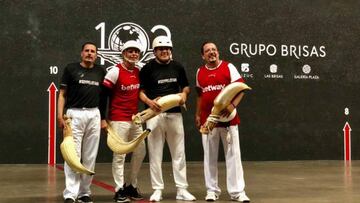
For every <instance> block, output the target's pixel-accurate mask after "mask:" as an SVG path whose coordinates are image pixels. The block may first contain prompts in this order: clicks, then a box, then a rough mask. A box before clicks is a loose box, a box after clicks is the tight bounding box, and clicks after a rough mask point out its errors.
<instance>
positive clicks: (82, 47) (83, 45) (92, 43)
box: [81, 41, 97, 51]
mask: <svg viewBox="0 0 360 203" xmlns="http://www.w3.org/2000/svg"><path fill="white" fill-rule="evenodd" d="M88 44H91V45H94V46H95V48H96V51H97V46H96V44H95V43H94V42H90V41H88V42H85V43H84V44H82V46H81V51H82V50H84V47H85V46H86V45H88Z"/></svg>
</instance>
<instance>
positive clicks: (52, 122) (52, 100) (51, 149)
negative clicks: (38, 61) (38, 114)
mask: <svg viewBox="0 0 360 203" xmlns="http://www.w3.org/2000/svg"><path fill="white" fill-rule="evenodd" d="M47 91H48V92H49V132H48V164H49V165H52V166H53V165H55V164H56V92H57V91H58V89H57V88H56V86H55V84H54V83H53V82H52V83H51V84H50V86H49V88H48V89H47Z"/></svg>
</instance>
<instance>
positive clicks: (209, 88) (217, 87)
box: [203, 84, 226, 93]
mask: <svg viewBox="0 0 360 203" xmlns="http://www.w3.org/2000/svg"><path fill="white" fill-rule="evenodd" d="M225 86H226V85H224V84H222V85H208V86H206V87H204V88H203V93H204V92H210V91H219V90H222V89H224V88H225Z"/></svg>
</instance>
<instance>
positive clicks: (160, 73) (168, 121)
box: [140, 36, 196, 201]
mask: <svg viewBox="0 0 360 203" xmlns="http://www.w3.org/2000/svg"><path fill="white" fill-rule="evenodd" d="M153 49H154V54H155V57H156V58H155V59H153V60H151V61H150V62H149V63H148V64H146V65H145V66H144V67H143V68H142V69H141V71H140V99H141V100H142V101H143V102H144V103H145V104H146V105H147V106H149V107H150V108H151V109H153V110H154V111H156V112H159V111H160V106H159V104H158V103H156V100H157V98H159V97H162V96H166V95H168V94H179V95H180V96H181V98H182V101H181V104H184V103H185V101H186V99H187V95H188V94H189V92H190V88H189V82H188V80H187V77H186V74H185V69H184V67H183V66H182V65H181V64H180V63H178V62H176V61H174V60H172V55H171V50H172V42H171V40H170V38H168V37H167V36H158V37H156V38H155V39H154V41H153ZM146 126H147V128H149V129H151V130H152V131H151V134H150V135H149V136H148V139H147V141H148V142H147V143H148V149H149V162H150V175H151V185H152V188H153V189H154V193H153V194H152V195H151V197H150V201H160V200H161V199H162V190H163V189H164V181H163V177H162V169H161V163H162V157H163V148H164V143H165V140H166V141H167V143H168V146H169V149H170V152H171V157H172V166H173V174H174V180H175V184H176V187H177V195H176V199H178V200H186V201H194V200H196V198H195V197H194V196H193V195H192V194H190V193H189V192H188V191H187V187H188V182H187V179H186V160H185V143H184V126H183V120H182V115H181V109H180V107H175V108H172V109H170V110H168V111H166V112H164V113H161V114H159V115H157V116H155V117H154V118H152V119H150V120H148V121H147V122H146Z"/></svg>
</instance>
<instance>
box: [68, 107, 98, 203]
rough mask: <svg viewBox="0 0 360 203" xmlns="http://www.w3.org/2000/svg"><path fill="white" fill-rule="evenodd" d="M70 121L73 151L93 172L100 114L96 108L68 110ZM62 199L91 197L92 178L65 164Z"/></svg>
mask: <svg viewBox="0 0 360 203" xmlns="http://www.w3.org/2000/svg"><path fill="white" fill-rule="evenodd" d="M66 114H67V116H69V117H70V118H71V119H72V120H71V127H72V133H73V137H74V142H75V148H76V149H75V150H76V153H77V155H78V156H79V157H81V161H82V164H83V165H84V166H85V167H86V168H88V169H89V170H95V162H96V156H97V153H98V148H99V140H100V125H101V118H100V112H99V109H97V108H90V109H68V110H67V112H66ZM64 172H65V186H66V188H65V190H64V192H63V196H64V199H66V198H72V199H76V198H77V197H82V196H85V195H91V191H90V185H91V181H92V178H93V176H90V175H85V174H79V173H76V172H74V171H73V170H72V169H71V168H70V167H69V166H68V165H67V163H66V162H65V164H64Z"/></svg>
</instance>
